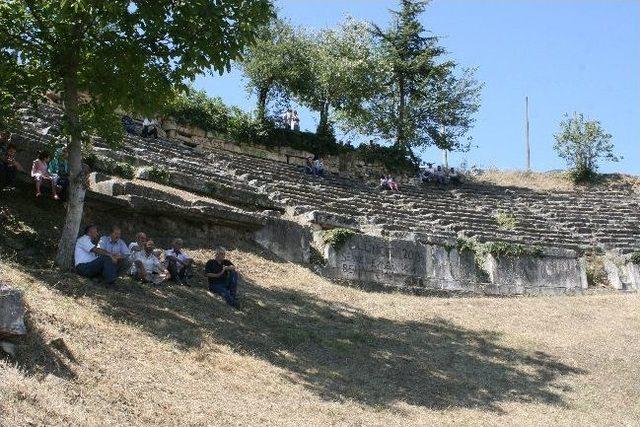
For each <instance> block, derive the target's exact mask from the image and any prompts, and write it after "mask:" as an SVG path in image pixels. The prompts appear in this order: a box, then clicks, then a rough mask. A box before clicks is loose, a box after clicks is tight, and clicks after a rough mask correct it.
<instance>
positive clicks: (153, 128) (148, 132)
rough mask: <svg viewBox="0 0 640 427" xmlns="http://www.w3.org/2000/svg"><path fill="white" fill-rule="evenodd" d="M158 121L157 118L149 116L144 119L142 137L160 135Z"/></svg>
mask: <svg viewBox="0 0 640 427" xmlns="http://www.w3.org/2000/svg"><path fill="white" fill-rule="evenodd" d="M157 126H158V122H157V121H156V120H149V119H148V118H147V117H145V118H144V120H143V121H142V137H143V138H146V137H148V136H153V137H154V138H157V137H158V128H157Z"/></svg>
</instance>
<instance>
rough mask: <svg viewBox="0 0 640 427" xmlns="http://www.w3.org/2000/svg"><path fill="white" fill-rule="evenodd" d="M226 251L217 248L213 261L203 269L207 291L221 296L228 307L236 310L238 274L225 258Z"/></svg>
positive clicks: (208, 262)
mask: <svg viewBox="0 0 640 427" xmlns="http://www.w3.org/2000/svg"><path fill="white" fill-rule="evenodd" d="M226 252H227V251H226V250H225V249H224V248H217V249H216V250H215V252H214V253H213V259H210V260H209V261H207V264H206V265H205V267H204V273H205V276H207V280H208V282H209V291H211V292H215V293H217V294H218V295H220V296H222V297H223V298H224V300H225V301H226V302H227V304H229V305H230V306H232V307H234V308H238V273H237V272H236V267H235V266H234V265H233V263H232V262H231V261H229V260H228V259H226V258H225V256H226Z"/></svg>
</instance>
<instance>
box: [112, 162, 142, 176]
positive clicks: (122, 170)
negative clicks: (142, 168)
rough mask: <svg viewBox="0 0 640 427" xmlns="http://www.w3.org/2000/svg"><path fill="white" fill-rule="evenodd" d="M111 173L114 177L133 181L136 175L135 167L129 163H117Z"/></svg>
mask: <svg viewBox="0 0 640 427" xmlns="http://www.w3.org/2000/svg"><path fill="white" fill-rule="evenodd" d="M111 172H112V173H113V174H114V175H117V176H121V177H122V178H127V179H133V177H134V176H135V174H136V171H135V169H134V167H133V166H131V165H130V164H129V163H124V162H116V163H115V165H113V170H111Z"/></svg>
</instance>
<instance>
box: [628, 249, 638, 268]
mask: <svg viewBox="0 0 640 427" xmlns="http://www.w3.org/2000/svg"><path fill="white" fill-rule="evenodd" d="M629 261H631V263H632V264H636V265H640V251H635V252H634V253H632V254H631V257H630V258H629Z"/></svg>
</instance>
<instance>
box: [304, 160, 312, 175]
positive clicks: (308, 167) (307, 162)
mask: <svg viewBox="0 0 640 427" xmlns="http://www.w3.org/2000/svg"><path fill="white" fill-rule="evenodd" d="M304 171H305V172H306V173H308V174H312V175H313V156H308V157H305V159H304Z"/></svg>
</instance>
